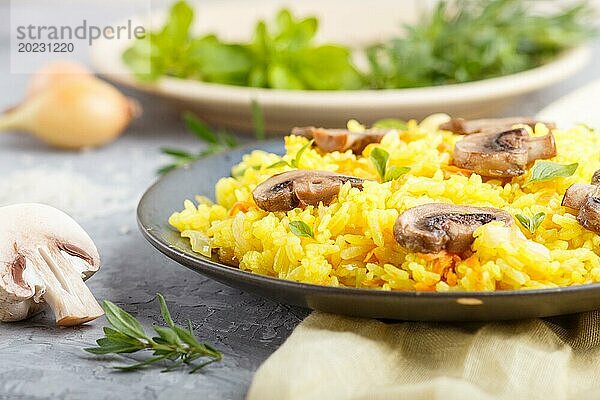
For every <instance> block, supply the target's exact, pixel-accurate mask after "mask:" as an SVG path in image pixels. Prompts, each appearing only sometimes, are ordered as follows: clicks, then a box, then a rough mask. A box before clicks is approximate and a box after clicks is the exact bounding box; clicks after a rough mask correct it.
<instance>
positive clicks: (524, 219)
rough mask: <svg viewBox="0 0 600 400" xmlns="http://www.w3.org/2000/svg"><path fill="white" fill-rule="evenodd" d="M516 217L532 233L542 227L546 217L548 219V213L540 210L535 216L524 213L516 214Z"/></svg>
mask: <svg viewBox="0 0 600 400" xmlns="http://www.w3.org/2000/svg"><path fill="white" fill-rule="evenodd" d="M515 218H516V219H517V220H518V221H519V223H520V224H521V225H523V228H525V229H527V230H528V231H529V232H530V233H531V234H532V235H533V234H534V233H535V231H536V230H537V228H539V227H540V225H541V224H542V222H544V219H546V214H545V213H543V212H539V213H537V214H535V215H534V216H533V217H528V216H526V215H523V214H517V215H515Z"/></svg>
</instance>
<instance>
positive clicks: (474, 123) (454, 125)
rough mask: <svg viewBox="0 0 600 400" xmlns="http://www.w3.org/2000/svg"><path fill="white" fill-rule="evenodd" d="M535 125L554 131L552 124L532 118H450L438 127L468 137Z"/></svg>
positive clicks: (554, 126)
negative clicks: (543, 125) (519, 126)
mask: <svg viewBox="0 0 600 400" xmlns="http://www.w3.org/2000/svg"><path fill="white" fill-rule="evenodd" d="M537 123H543V124H545V125H546V126H547V127H548V128H549V129H555V128H556V125H555V124H554V123H552V122H543V121H538V120H536V119H535V118H532V117H509V118H490V119H474V120H466V119H463V118H452V119H451V120H450V121H448V122H445V123H443V124H441V125H440V126H439V129H443V130H446V131H451V132H454V133H459V134H462V135H470V134H473V133H497V132H502V131H506V130H509V129H511V128H512V127H513V126H515V125H527V126H529V127H531V128H534V127H535V125H536V124H537Z"/></svg>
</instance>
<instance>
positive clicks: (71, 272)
mask: <svg viewBox="0 0 600 400" xmlns="http://www.w3.org/2000/svg"><path fill="white" fill-rule="evenodd" d="M99 268H100V258H99V256H98V251H97V250H96V246H95V245H94V243H93V242H92V240H91V239H90V237H89V236H88V235H87V233H86V232H85V231H84V230H83V228H81V226H79V225H78V224H77V223H76V222H75V221H74V220H73V219H71V218H70V217H69V216H68V215H66V214H65V213H63V212H62V211H59V210H57V209H55V208H52V207H49V206H45V205H41V204H18V205H12V206H7V207H2V208H0V321H20V320H23V319H25V318H28V317H30V316H31V315H33V314H35V313H37V312H39V311H41V310H42V309H43V307H44V305H45V304H46V303H47V304H48V305H50V308H52V311H53V312H54V315H55V317H56V323H57V324H58V325H62V326H70V325H79V324H83V323H85V322H88V321H91V320H93V319H96V318H98V317H100V316H101V315H102V314H103V311H102V308H101V307H100V305H99V304H98V302H97V301H96V299H95V298H94V296H93V295H92V293H91V292H90V290H89V289H88V288H87V286H86V285H85V284H84V283H83V281H84V280H86V279H88V278H89V277H91V276H92V275H93V274H94V273H95V272H96V271H98V269H99Z"/></svg>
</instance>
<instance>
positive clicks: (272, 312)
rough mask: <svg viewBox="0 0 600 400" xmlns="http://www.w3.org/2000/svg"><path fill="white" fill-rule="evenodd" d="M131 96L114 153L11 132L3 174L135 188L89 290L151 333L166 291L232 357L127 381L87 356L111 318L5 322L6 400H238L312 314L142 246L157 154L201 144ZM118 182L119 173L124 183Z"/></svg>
mask: <svg viewBox="0 0 600 400" xmlns="http://www.w3.org/2000/svg"><path fill="white" fill-rule="evenodd" d="M7 10H8V5H7V3H6V2H2V3H0V22H6V21H5V17H6V15H7ZM107 12H108V11H107ZM112 12H113V14H114V15H117V14H115V13H117V11H115V10H113V11H112ZM114 15H112V14H111V15H110V17H111V18H112V17H113V16H114ZM107 18H108V17H107ZM0 25H4V26H5V27H4V28H0V109H2V108H6V107H8V106H10V105H11V104H14V103H15V102H17V101H18V100H19V98H20V97H21V96H22V95H23V92H24V88H25V85H26V81H27V78H28V77H27V76H25V75H11V74H10V73H9V68H8V56H9V48H8V36H7V28H6V25H5V24H0ZM594 55H595V57H594V60H593V63H592V64H591V65H590V66H589V67H588V68H586V70H585V71H584V72H582V73H581V74H579V75H578V76H577V77H575V78H573V79H571V80H569V81H567V82H564V83H562V84H560V85H558V86H556V87H553V88H550V89H547V90H544V91H542V92H539V93H537V94H534V95H532V96H528V97H526V98H524V99H522V101H520V102H519V103H518V104H515V105H514V106H513V107H512V109H510V110H506V111H504V112H503V114H505V115H509V114H520V115H521V114H535V113H536V111H538V110H539V109H541V108H542V107H543V106H544V105H546V104H548V103H550V102H552V101H553V100H555V99H557V98H558V97H560V96H562V95H564V94H566V93H567V92H569V91H570V90H572V89H574V88H576V87H578V86H581V85H583V84H585V83H586V82H587V81H589V80H590V79H592V78H598V77H600V68H599V67H600V45H598V44H597V45H596V46H595V48H594ZM128 93H129V94H131V95H133V96H135V97H137V98H138V99H139V100H140V101H141V103H142V105H143V107H144V109H145V115H144V117H143V118H142V119H140V120H138V121H136V122H135V123H134V124H133V126H132V127H131V129H130V130H129V131H128V132H127V134H126V135H125V136H123V137H122V138H121V139H120V140H118V141H117V142H116V143H115V144H113V145H111V146H108V147H105V148H102V149H99V150H95V151H90V152H84V153H68V152H59V151H55V150H51V149H48V148H46V147H44V146H41V145H40V144H39V143H38V142H37V141H35V140H34V139H31V138H29V137H25V136H20V135H12V134H8V135H1V136H0V176H5V175H7V174H10V173H12V172H14V171H18V170H20V169H23V168H30V167H31V166H32V165H33V164H35V165H42V166H48V167H49V168H61V166H64V165H66V164H69V165H71V167H72V168H73V169H74V170H76V171H78V172H80V173H83V174H86V175H88V176H89V177H91V178H92V179H94V180H95V181H97V182H98V183H99V184H104V185H112V186H114V187H116V188H121V189H126V190H127V191H128V193H129V199H130V200H131V205H132V206H130V207H129V208H128V209H126V210H124V211H123V212H119V213H116V214H113V215H110V216H107V217H104V218H101V219H93V220H88V221H84V222H83V225H84V227H85V228H86V229H87V230H88V231H89V232H90V234H91V235H92V236H93V238H94V239H95V240H96V243H97V245H98V247H99V250H100V253H101V255H102V258H103V264H104V265H103V268H102V270H101V271H100V273H98V274H97V275H96V276H95V277H94V278H92V279H91V280H90V281H89V287H90V288H91V289H92V291H93V292H94V293H95V295H96V297H97V298H98V299H110V300H112V301H114V302H115V303H117V304H119V305H121V306H122V307H124V308H125V309H127V310H128V311H130V312H131V313H133V314H134V315H136V316H137V317H138V318H139V319H140V320H141V321H143V323H144V325H145V326H146V327H147V328H150V327H151V325H152V324H153V323H155V322H158V321H159V320H160V314H159V313H158V309H157V305H156V303H155V302H154V301H153V298H154V295H155V293H157V292H161V293H163V294H164V295H165V296H166V298H167V300H168V302H169V303H170V306H171V308H172V311H173V314H174V317H175V319H176V320H177V321H178V322H180V323H183V322H184V321H185V319H187V318H190V319H191V320H192V321H193V327H194V330H195V332H196V334H197V335H198V336H199V337H200V338H201V339H203V340H206V341H209V342H211V343H214V344H215V345H216V346H217V347H218V348H219V349H220V350H222V351H223V352H224V354H225V358H224V360H223V362H221V363H219V364H215V365H213V366H210V367H209V368H207V369H206V371H205V372H203V373H200V374H196V375H189V374H186V373H182V372H173V373H168V374H164V373H160V372H159V370H158V369H148V370H145V371H143V372H137V373H126V374H125V373H119V372H115V371H114V370H113V369H112V368H111V366H113V365H117V364H118V363H119V361H120V360H119V359H118V358H113V357H104V358H97V357H92V356H90V355H87V354H86V353H84V352H83V351H82V348H83V347H86V346H89V345H91V344H93V343H94V340H95V339H97V338H98V337H100V336H101V335H102V332H101V328H102V326H104V325H105V321H104V319H101V320H98V321H95V322H94V323H92V324H90V325H89V326H84V327H80V328H68V329H61V328H57V327H55V326H54V325H53V319H52V315H50V314H49V313H43V314H41V315H39V316H37V317H35V318H33V319H31V320H29V321H26V322H20V323H14V324H0V399H84V398H85V399H139V398H144V399H148V400H150V399H170V400H174V399H240V398H243V396H244V395H245V392H246V390H247V388H248V385H249V383H250V381H251V378H252V374H253V372H254V371H255V370H256V369H257V368H258V366H259V365H260V364H261V363H262V362H263V361H264V360H265V359H266V358H267V357H268V356H269V355H270V354H271V353H272V352H273V351H275V350H276V349H277V347H278V346H279V345H280V344H281V343H282V342H283V341H284V340H285V338H286V337H287V336H288V335H289V334H290V332H291V331H292V330H293V328H294V327H295V326H296V325H297V324H298V323H299V322H300V321H301V320H302V319H303V318H304V317H305V316H306V314H307V311H306V310H302V309H298V308H295V307H290V306H286V305H283V304H277V303H274V302H271V301H268V300H265V299H262V298H260V297H257V296H254V295H251V294H247V293H243V292H241V291H239V290H236V289H232V288H229V287H226V286H223V285H221V284H219V283H216V282H214V281H211V280H209V279H207V278H204V277H202V276H200V275H197V274H195V273H193V272H191V271H188V270H187V269H185V268H183V267H181V266H179V265H177V264H176V263H174V262H172V261H170V260H169V259H167V258H165V257H163V256H162V255H161V254H159V253H158V252H156V251H155V250H154V249H153V248H151V247H150V245H148V244H147V243H146V242H145V241H144V240H143V238H142V237H141V235H140V234H139V233H138V231H137V227H136V225H135V217H134V212H133V204H134V203H135V201H136V200H137V198H138V197H139V196H140V195H141V193H142V192H143V190H144V189H145V188H146V187H147V186H148V185H149V184H151V183H152V182H153V181H154V179H155V178H156V175H155V170H156V168H157V167H158V166H159V165H161V164H162V163H163V162H164V161H165V160H164V159H162V158H161V157H160V156H159V151H158V149H159V148H160V147H161V146H164V145H177V146H187V145H189V146H198V143H197V142H196V141H194V139H193V138H192V137H191V136H190V135H189V134H187V133H186V132H185V130H184V128H183V126H182V124H181V122H180V120H179V117H178V115H177V113H176V112H174V111H173V110H172V109H171V108H170V107H169V106H168V104H166V103H164V102H163V101H162V100H160V99H155V98H150V97H147V96H143V95H140V94H139V93H132V92H128ZM116 174H120V175H121V178H120V179H119V180H117V179H115V176H116ZM123 174H124V175H123Z"/></svg>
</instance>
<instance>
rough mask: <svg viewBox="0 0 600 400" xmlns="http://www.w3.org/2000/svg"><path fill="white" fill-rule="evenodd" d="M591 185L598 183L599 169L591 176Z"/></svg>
mask: <svg viewBox="0 0 600 400" xmlns="http://www.w3.org/2000/svg"><path fill="white" fill-rule="evenodd" d="M592 185H600V169H599V170H598V171H596V172H594V175H593V176H592Z"/></svg>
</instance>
